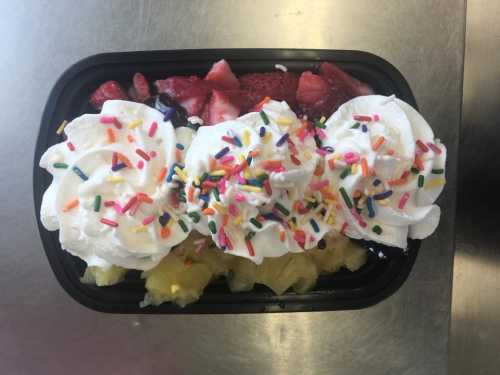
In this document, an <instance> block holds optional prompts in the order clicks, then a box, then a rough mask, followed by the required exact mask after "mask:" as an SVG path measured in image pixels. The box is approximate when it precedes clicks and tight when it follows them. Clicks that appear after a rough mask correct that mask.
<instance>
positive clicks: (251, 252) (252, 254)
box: [245, 240, 255, 257]
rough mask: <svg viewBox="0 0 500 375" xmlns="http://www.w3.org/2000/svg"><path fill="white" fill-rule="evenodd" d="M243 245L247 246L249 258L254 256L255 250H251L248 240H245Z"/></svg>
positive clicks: (250, 243)
mask: <svg viewBox="0 0 500 375" xmlns="http://www.w3.org/2000/svg"><path fill="white" fill-rule="evenodd" d="M245 244H246V245H247V249H248V254H249V255H250V256H251V257H253V256H255V250H254V248H253V245H252V241H250V240H245Z"/></svg>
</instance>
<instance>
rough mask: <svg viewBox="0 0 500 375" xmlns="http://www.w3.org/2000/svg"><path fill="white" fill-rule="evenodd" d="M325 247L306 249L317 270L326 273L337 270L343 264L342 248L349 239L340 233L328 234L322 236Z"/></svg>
mask: <svg viewBox="0 0 500 375" xmlns="http://www.w3.org/2000/svg"><path fill="white" fill-rule="evenodd" d="M324 240H325V241H326V248H325V249H318V248H315V249H312V250H309V251H308V254H310V255H311V257H312V259H313V261H314V263H315V264H316V267H317V268H318V271H320V272H326V273H334V272H337V271H338V270H339V269H340V268H341V267H342V266H343V265H344V249H345V248H346V246H347V245H348V243H349V239H348V238H347V237H345V236H342V235H334V234H328V235H326V236H325V237H324Z"/></svg>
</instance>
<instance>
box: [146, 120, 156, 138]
mask: <svg viewBox="0 0 500 375" xmlns="http://www.w3.org/2000/svg"><path fill="white" fill-rule="evenodd" d="M157 130H158V123H157V122H156V121H153V122H152V123H151V126H150V127H149V131H148V136H149V137H151V138H153V137H154V136H155V134H156V131H157Z"/></svg>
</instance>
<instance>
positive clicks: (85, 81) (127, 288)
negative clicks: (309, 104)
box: [33, 49, 420, 314]
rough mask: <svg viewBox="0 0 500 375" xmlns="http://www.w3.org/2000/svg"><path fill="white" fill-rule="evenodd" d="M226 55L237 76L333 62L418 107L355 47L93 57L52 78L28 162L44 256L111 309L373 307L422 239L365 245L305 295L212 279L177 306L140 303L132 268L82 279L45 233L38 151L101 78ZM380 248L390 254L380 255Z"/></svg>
mask: <svg viewBox="0 0 500 375" xmlns="http://www.w3.org/2000/svg"><path fill="white" fill-rule="evenodd" d="M221 58H224V59H226V60H228V61H229V63H230V65H231V68H232V69H233V71H234V72H235V73H236V74H237V75H239V74H243V73H250V72H265V71H274V70H275V67H274V65H275V64H283V65H285V66H287V67H288V70H289V71H292V72H302V71H304V70H308V69H312V68H313V67H314V66H315V65H317V64H318V63H319V62H322V61H333V62H335V63H336V64H338V65H339V66H340V67H341V68H343V69H344V70H345V71H347V72H348V73H349V74H351V75H352V76H354V77H356V78H358V79H359V80H361V81H363V82H366V83H368V84H369V85H371V86H372V87H373V89H374V91H375V93H377V94H382V95H391V94H395V95H396V96H397V97H399V98H401V99H402V100H404V101H406V102H408V103H409V104H411V105H413V106H414V107H415V108H416V103H415V98H414V96H413V94H412V92H411V90H410V87H409V86H408V83H407V82H406V80H405V79H404V77H403V76H402V75H401V73H399V71H398V70H397V69H396V68H394V67H393V66H392V65H391V64H389V63H388V62H387V61H385V60H383V59H381V58H380V57H377V56H375V55H372V54H369V53H366V52H360V51H346V50H342V51H337V50H296V49H217V50H175V51H147V52H120V53H107V54H100V55H95V56H91V57H89V58H86V59H84V60H81V61H80V62H78V63H76V64H75V65H73V66H72V67H70V68H69V69H68V70H67V71H66V72H65V73H64V74H63V75H62V76H61V77H60V78H59V80H58V81H57V83H56V85H55V86H54V88H53V89H52V92H51V93H50V96H49V99H48V101H47V104H46V106H45V110H44V113H43V117H42V122H41V126H40V132H39V135H38V140H37V143H36V151H35V160H34V167H33V193H34V200H35V214H36V217H37V221H38V227H39V230H40V237H41V239H42V242H43V247H44V249H45V253H46V254H47V258H48V260H49V262H50V265H51V267H52V270H53V271H54V273H55V275H56V277H57V279H58V281H59V283H60V284H61V286H62V287H63V288H64V289H65V290H66V291H67V292H68V294H69V295H71V296H72V297H73V298H74V299H75V300H76V301H78V302H79V303H81V304H83V305H85V306H87V307H89V308H91V309H94V310H97V311H103V312H112V313H144V314H146V313H158V314H164V313H177V314H186V313H256V312H284V311H315V310H316V311H319V310H347V309H360V308H364V307H367V306H370V305H373V304H375V303H377V302H379V301H381V300H383V299H385V298H387V297H388V296H389V295H391V294H392V293H394V292H395V291H396V290H397V289H398V288H399V287H400V286H401V285H402V284H403V282H404V281H405V280H406V278H407V277H408V274H409V273H410V271H411V268H412V266H413V263H414V262H415V258H416V256H417V252H418V249H419V246H420V241H409V247H408V251H407V252H405V253H404V254H403V253H402V252H401V250H399V249H388V248H386V247H383V246H379V245H376V244H373V243H364V245H365V246H366V247H368V248H371V249H372V251H370V252H369V259H368V262H367V264H366V265H365V266H363V267H362V268H361V269H360V270H359V271H357V272H353V273H351V272H349V271H347V270H341V271H339V272H338V273H336V274H333V275H322V276H320V278H319V279H318V282H317V285H316V287H315V289H314V290H313V291H311V292H309V293H307V294H296V293H293V292H288V293H286V294H284V295H282V296H275V295H274V294H273V293H272V292H270V291H269V290H268V289H267V288H265V287H264V286H259V285H256V286H255V288H254V290H252V291H250V292H244V293H231V292H230V291H229V289H228V288H227V286H226V283H225V281H224V280H216V281H214V282H213V283H211V284H210V285H209V286H208V287H207V288H206V289H205V292H204V294H203V296H202V297H201V299H200V300H199V301H198V302H197V303H194V304H191V305H188V306H186V307H185V308H179V307H177V306H176V305H173V304H170V303H164V304H162V305H160V306H156V307H155V306H149V307H146V308H140V307H139V302H140V301H141V300H142V298H143V296H144V293H145V289H144V282H143V281H142V280H141V279H140V278H139V272H130V273H129V275H128V276H127V278H126V280H125V281H124V282H122V283H121V284H118V285H115V286H111V287H104V288H99V287H96V286H90V285H86V284H83V283H81V282H80V277H81V275H82V274H83V271H84V269H85V264H84V263H83V262H82V261H81V260H80V259H78V258H76V257H74V256H72V255H70V254H69V253H67V252H65V251H63V250H61V247H60V244H59V240H58V234H59V233H58V232H57V231H56V232H49V231H47V230H45V228H44V227H43V226H42V225H41V223H40V204H41V200H42V195H43V192H44V191H45V190H46V189H47V187H48V186H49V184H50V181H51V177H50V175H49V173H47V172H46V171H45V170H43V169H42V168H40V167H39V166H38V162H39V160H40V157H41V155H42V154H43V152H44V151H45V150H46V149H47V148H48V147H49V146H51V145H53V144H55V143H58V142H60V141H61V137H60V136H58V135H56V129H57V127H58V126H59V124H60V123H61V122H62V121H63V120H72V119H74V118H75V117H77V116H79V115H81V114H83V113H86V112H94V111H93V110H92V108H91V107H90V106H89V104H88V99H89V97H90V95H91V93H92V92H93V91H94V90H95V89H96V88H97V87H98V86H99V85H100V84H101V83H103V82H104V81H106V80H110V79H113V80H117V81H119V82H122V83H123V84H124V87H128V85H129V84H130V82H131V80H132V76H133V74H134V73H135V72H142V73H143V74H144V75H145V76H146V78H147V79H148V80H149V81H150V82H152V81H153V80H156V79H163V78H166V77H168V76H171V75H190V74H198V75H204V74H205V73H206V72H208V70H209V69H210V67H211V65H212V64H213V63H214V62H215V61H217V60H219V59H221ZM379 250H383V251H384V252H385V253H386V254H387V255H388V256H387V258H385V259H380V258H379V257H378V256H377V255H375V254H376V253H378V251H379Z"/></svg>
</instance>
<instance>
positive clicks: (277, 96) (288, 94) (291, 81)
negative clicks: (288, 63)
mask: <svg viewBox="0 0 500 375" xmlns="http://www.w3.org/2000/svg"><path fill="white" fill-rule="evenodd" d="M240 84H241V88H242V89H243V90H246V91H247V92H248V96H247V99H246V100H247V101H248V103H250V104H251V107H253V106H254V105H255V104H257V103H259V102H260V101H261V100H262V99H264V98H265V97H266V96H269V97H270V98H271V99H274V100H284V101H286V102H287V103H288V104H289V105H290V106H291V107H292V108H293V107H295V105H296V104H297V101H296V91H297V85H298V78H297V76H296V75H295V74H293V73H288V72H270V73H250V74H244V75H242V76H241V77H240Z"/></svg>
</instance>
